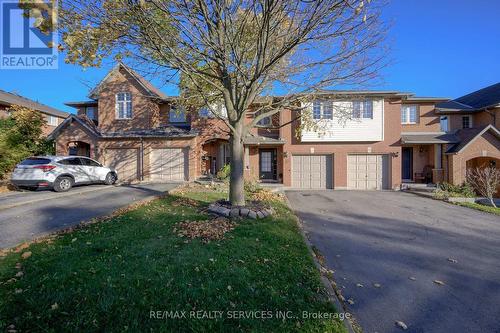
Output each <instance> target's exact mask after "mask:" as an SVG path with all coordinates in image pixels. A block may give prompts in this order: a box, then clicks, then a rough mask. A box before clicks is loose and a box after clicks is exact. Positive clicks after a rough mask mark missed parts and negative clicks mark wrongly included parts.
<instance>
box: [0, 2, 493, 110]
mask: <svg viewBox="0 0 500 333" xmlns="http://www.w3.org/2000/svg"><path fill="white" fill-rule="evenodd" d="M383 16H384V19H385V20H386V21H387V22H389V23H390V24H391V28H390V30H389V34H388V40H387V43H388V45H389V46H390V48H391V51H390V58H391V65H390V66H389V67H387V68H385V69H384V70H383V71H382V72H381V80H382V81H383V83H381V84H378V85H377V86H376V87H373V88H377V89H390V90H393V89H394V90H400V91H409V92H414V93H416V94H417V95H420V96H439V97H451V98H454V97H459V96H461V95H464V94H466V93H468V92H472V91H474V90H477V89H479V88H482V87H485V86H488V85H491V84H494V83H497V82H500V61H499V59H500V20H499V17H500V1H497V0H474V1H473V0H433V1H432V0H392V1H390V2H389V3H388V5H387V6H386V8H385V11H384V14H383ZM109 69H110V65H107V66H104V67H103V68H100V69H87V70H82V69H81V68H80V67H78V66H74V65H66V64H64V63H63V62H62V61H60V63H59V69H58V70H0V89H2V90H6V91H14V92H16V93H18V94H21V95H23V96H26V97H28V98H31V99H34V100H38V101H40V102H42V103H44V104H47V105H50V106H53V107H55V108H58V109H61V110H65V111H72V108H69V107H67V106H65V105H64V102H66V101H75V100H85V99H86V96H87V93H88V90H89V87H91V86H93V85H94V84H95V83H97V82H99V80H100V79H101V78H102V77H103V76H104V75H105V74H106V72H107V71H108V70H109ZM162 90H164V91H165V92H166V93H167V94H176V90H175V88H174V87H171V86H167V87H163V88H162Z"/></svg>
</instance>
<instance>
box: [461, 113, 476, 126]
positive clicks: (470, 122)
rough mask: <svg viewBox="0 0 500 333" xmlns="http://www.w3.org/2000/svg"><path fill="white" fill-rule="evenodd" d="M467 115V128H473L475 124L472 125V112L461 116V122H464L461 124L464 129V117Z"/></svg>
mask: <svg viewBox="0 0 500 333" xmlns="http://www.w3.org/2000/svg"><path fill="white" fill-rule="evenodd" d="M465 117H467V118H469V127H467V128H472V126H473V125H472V115H470V114H468V115H465V116H462V117H461V118H460V120H461V122H462V124H461V125H462V128H463V129H464V119H463V118H465Z"/></svg>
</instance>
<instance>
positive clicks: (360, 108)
mask: <svg viewBox="0 0 500 333" xmlns="http://www.w3.org/2000/svg"><path fill="white" fill-rule="evenodd" d="M352 118H354V119H373V101H372V100H366V101H354V102H352Z"/></svg>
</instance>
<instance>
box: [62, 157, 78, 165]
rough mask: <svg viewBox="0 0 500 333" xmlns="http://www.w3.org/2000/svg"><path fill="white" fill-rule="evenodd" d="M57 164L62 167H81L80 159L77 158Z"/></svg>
mask: <svg viewBox="0 0 500 333" xmlns="http://www.w3.org/2000/svg"><path fill="white" fill-rule="evenodd" d="M57 163H59V164H62V165H82V163H81V162H80V159H79V158H77V157H76V158H67V159H65V160H61V161H59V162H57Z"/></svg>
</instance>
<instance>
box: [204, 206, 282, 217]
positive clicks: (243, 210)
mask: <svg viewBox="0 0 500 333" xmlns="http://www.w3.org/2000/svg"><path fill="white" fill-rule="evenodd" d="M208 211H209V212H211V213H215V214H217V215H221V216H225V217H242V218H245V217H248V218H251V219H263V218H265V217H268V216H270V215H272V214H273V210H272V209H271V208H253V207H232V208H228V207H225V206H223V205H221V204H219V203H213V204H210V206H208Z"/></svg>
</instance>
